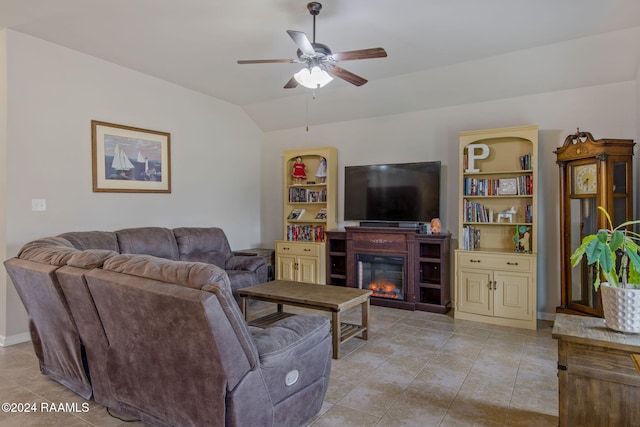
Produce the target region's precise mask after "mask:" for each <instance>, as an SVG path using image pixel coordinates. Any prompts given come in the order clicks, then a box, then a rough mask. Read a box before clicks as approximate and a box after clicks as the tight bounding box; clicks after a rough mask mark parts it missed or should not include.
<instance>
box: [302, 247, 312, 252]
mask: <svg viewBox="0 0 640 427" xmlns="http://www.w3.org/2000/svg"><path fill="white" fill-rule="evenodd" d="M303 250H304V251H305V252H311V249H309V248H304V249H303Z"/></svg>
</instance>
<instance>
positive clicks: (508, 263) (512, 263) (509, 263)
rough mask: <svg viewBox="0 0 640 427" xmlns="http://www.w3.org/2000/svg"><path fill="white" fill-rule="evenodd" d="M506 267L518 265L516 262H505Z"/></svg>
mask: <svg viewBox="0 0 640 427" xmlns="http://www.w3.org/2000/svg"><path fill="white" fill-rule="evenodd" d="M507 265H518V263H517V262H511V261H507Z"/></svg>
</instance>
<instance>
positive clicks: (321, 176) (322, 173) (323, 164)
mask: <svg viewBox="0 0 640 427" xmlns="http://www.w3.org/2000/svg"><path fill="white" fill-rule="evenodd" d="M316 178H318V182H320V183H323V182H325V180H326V179H327V159H325V158H324V157H320V164H319V165H318V170H317V171H316Z"/></svg>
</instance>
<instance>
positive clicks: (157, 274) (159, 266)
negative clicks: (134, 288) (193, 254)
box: [102, 254, 231, 292]
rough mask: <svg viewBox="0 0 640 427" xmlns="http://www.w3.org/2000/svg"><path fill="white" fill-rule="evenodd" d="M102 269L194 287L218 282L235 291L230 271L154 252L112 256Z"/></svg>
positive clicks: (198, 287) (199, 287) (197, 287)
mask: <svg viewBox="0 0 640 427" xmlns="http://www.w3.org/2000/svg"><path fill="white" fill-rule="evenodd" d="M102 268H103V269H104V270H106V271H114V272H116V273H124V274H129V275H132V276H138V277H145V278H147V279H152V280H158V281H161V282H166V283H175V284H178V285H181V286H186V287H189V288H194V289H201V288H202V287H203V286H204V285H209V284H213V283H216V284H219V285H220V286H223V287H226V288H227V289H228V291H229V292H231V285H230V283H229V277H228V276H227V273H226V272H225V271H224V270H223V269H221V268H219V267H216V266H215V265H211V264H204V263H200V262H186V261H172V260H167V259H163V258H157V257H154V256H150V255H135V254H120V255H115V256H113V257H111V258H108V259H107V260H106V261H105V262H104V264H103V266H102Z"/></svg>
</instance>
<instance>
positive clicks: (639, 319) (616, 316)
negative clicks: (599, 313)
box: [600, 283, 640, 334]
mask: <svg viewBox="0 0 640 427" xmlns="http://www.w3.org/2000/svg"><path fill="white" fill-rule="evenodd" d="M600 289H601V290H602V308H603V310H604V320H605V325H606V326H607V328H610V329H613V330H614V331H619V332H627V333H631V334H638V333H640V289H625V288H614V287H613V286H610V285H609V284H608V283H602V284H601V285H600Z"/></svg>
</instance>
